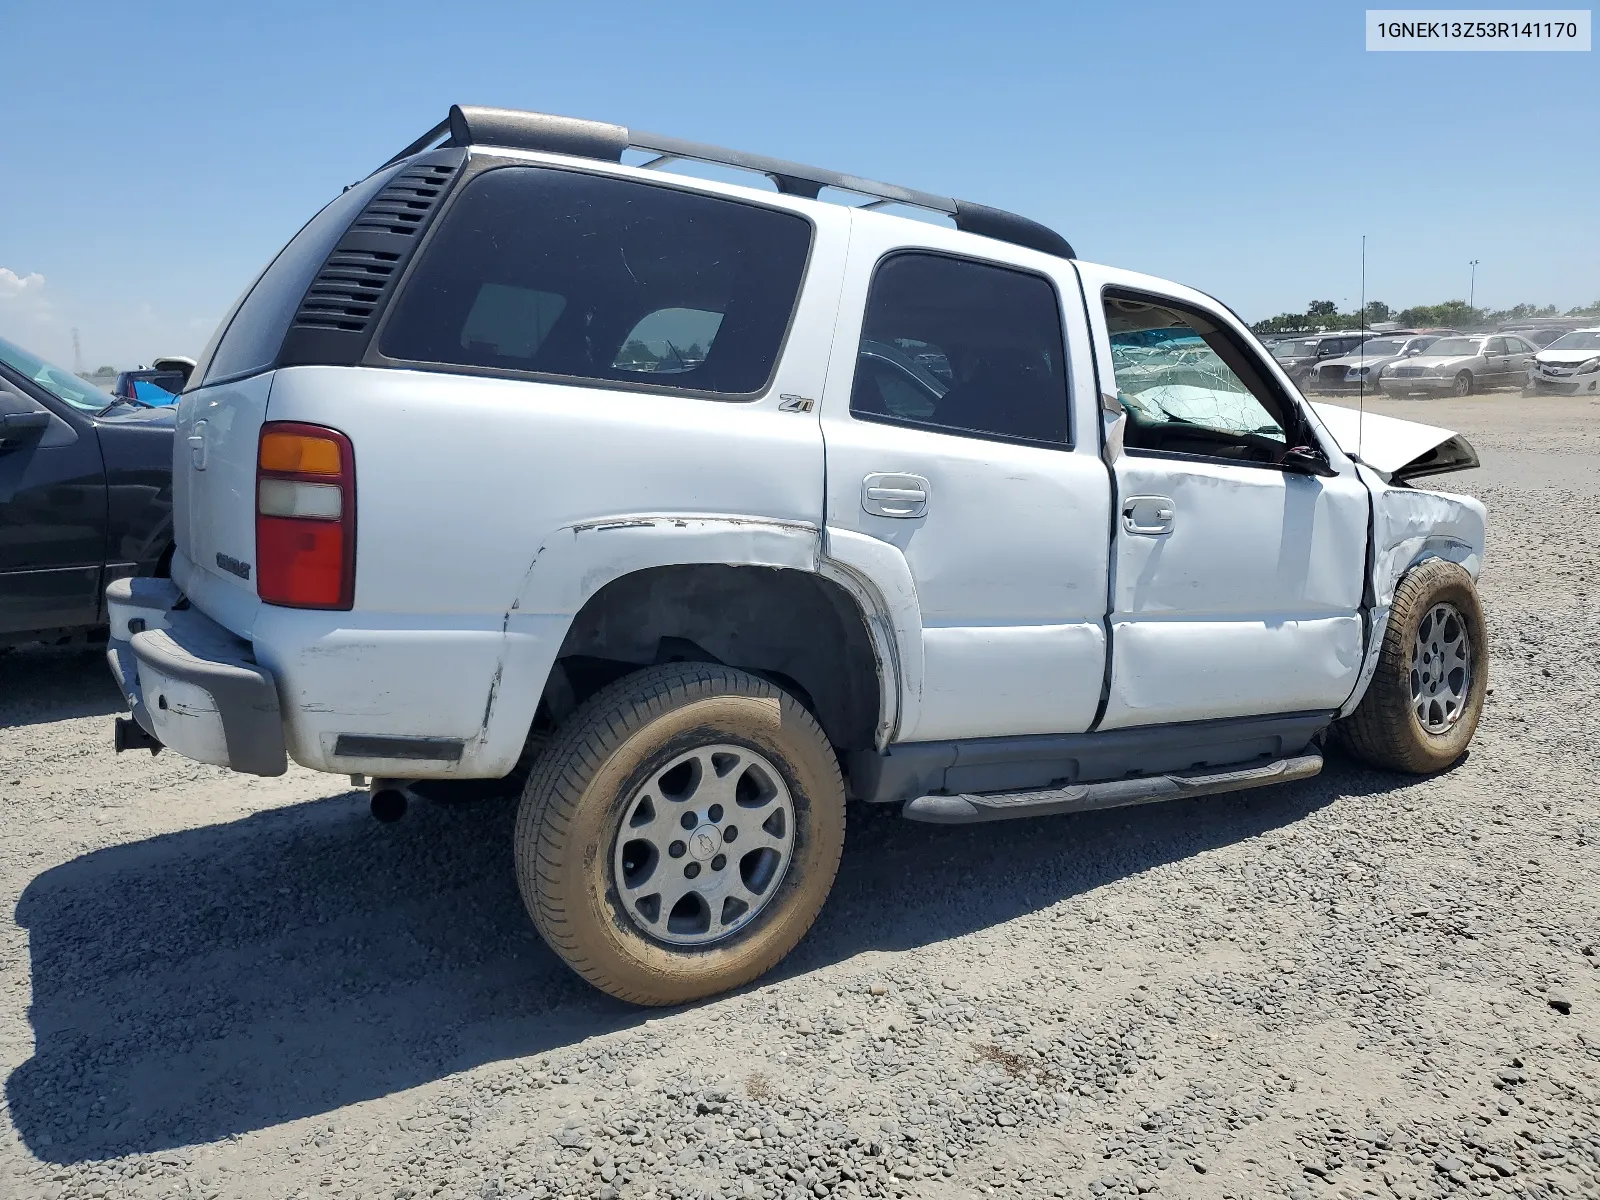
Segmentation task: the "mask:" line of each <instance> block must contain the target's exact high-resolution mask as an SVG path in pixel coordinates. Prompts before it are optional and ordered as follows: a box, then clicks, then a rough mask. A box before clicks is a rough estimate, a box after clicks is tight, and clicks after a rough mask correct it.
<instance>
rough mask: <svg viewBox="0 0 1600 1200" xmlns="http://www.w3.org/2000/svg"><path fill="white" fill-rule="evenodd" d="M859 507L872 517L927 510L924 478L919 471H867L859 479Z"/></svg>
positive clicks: (908, 515) (912, 515)
mask: <svg viewBox="0 0 1600 1200" xmlns="http://www.w3.org/2000/svg"><path fill="white" fill-rule="evenodd" d="M861 507H862V508H863V509H864V510H866V511H867V512H869V513H871V514H872V515H873V516H875V517H899V518H902V519H911V518H915V517H920V516H922V515H923V514H924V513H926V512H927V511H928V481H927V480H926V479H924V478H923V477H922V476H921V475H894V474H887V473H880V474H873V475H868V476H867V477H866V478H865V479H863V480H862V481H861Z"/></svg>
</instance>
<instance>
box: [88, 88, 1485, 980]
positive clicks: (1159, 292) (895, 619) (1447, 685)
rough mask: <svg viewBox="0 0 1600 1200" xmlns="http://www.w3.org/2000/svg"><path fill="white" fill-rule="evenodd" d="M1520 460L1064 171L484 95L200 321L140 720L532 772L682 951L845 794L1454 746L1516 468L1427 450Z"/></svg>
mask: <svg viewBox="0 0 1600 1200" xmlns="http://www.w3.org/2000/svg"><path fill="white" fill-rule="evenodd" d="M680 162H701V163H704V162H711V163H716V164H720V165H721V166H722V167H724V168H739V169H742V170H745V171H749V172H754V173H756V178H757V181H758V182H760V183H762V184H763V185H765V186H764V187H763V188H757V187H754V186H738V185H736V184H731V183H721V182H711V181H708V180H705V179H702V178H694V177H689V176H687V175H679V174H675V173H672V170H671V168H672V167H673V165H674V164H677V163H680ZM702 173H703V172H702ZM760 176H765V177H766V178H765V179H760V178H759V177H760ZM772 185H775V190H771V187H772ZM829 191H838V192H841V193H843V194H844V195H845V196H846V198H847V199H848V200H849V201H850V202H851V203H850V204H839V203H828V202H824V199H825V197H824V196H823V195H822V194H823V193H826V192H829ZM896 208H915V209H921V210H924V211H928V210H931V211H932V212H933V213H935V214H939V215H942V216H943V217H944V218H945V219H946V220H947V221H948V223H949V224H953V225H954V228H949V227H947V226H943V225H938V224H933V223H929V222H927V221H923V220H913V219H908V218H907V217H906V216H903V215H896V214H895V212H894V211H892V210H894V209H896ZM885 210H890V211H885ZM1474 465H1476V458H1475V457H1474V455H1473V451H1472V449H1471V447H1470V446H1468V445H1467V444H1466V443H1465V442H1464V441H1463V440H1462V439H1461V438H1459V437H1457V436H1455V435H1453V434H1451V433H1450V432H1449V431H1447V430H1440V429H1432V428H1429V427H1426V426H1420V425H1415V424H1412V423H1409V422H1403V421H1394V420H1385V419H1382V418H1378V417H1372V416H1368V417H1366V418H1365V419H1364V420H1363V419H1362V418H1361V417H1360V416H1358V414H1357V413H1355V412H1352V411H1349V410H1346V409H1340V408H1326V407H1321V406H1314V405H1308V404H1306V403H1305V402H1304V401H1303V400H1302V398H1301V397H1300V395H1299V394H1298V392H1297V391H1296V390H1295V388H1294V387H1293V385H1292V384H1291V383H1290V382H1289V380H1288V379H1287V378H1286V377H1285V376H1284V375H1283V373H1282V372H1281V371H1280V370H1279V369H1278V367H1277V365H1276V364H1275V363H1274V361H1273V359H1272V358H1271V356H1270V355H1268V354H1266V353H1264V352H1263V351H1262V349H1261V348H1260V346H1259V345H1258V344H1257V343H1256V342H1255V340H1254V339H1253V338H1252V337H1251V336H1250V335H1249V333H1248V331H1247V330H1246V329H1245V327H1244V326H1243V325H1242V324H1241V323H1240V322H1239V321H1238V319H1237V318H1235V317H1234V315H1233V314H1232V313H1231V312H1230V311H1229V310H1228V309H1226V308H1225V307H1223V306H1222V305H1220V304H1218V303H1217V302H1216V301H1215V300H1212V299H1211V298H1210V297H1208V296H1206V295H1204V294H1202V293H1200V292H1197V291H1193V290H1191V289H1189V288H1186V287H1181V286H1178V285H1176V284H1172V283H1167V282H1165V281H1163V280H1160V279H1154V278H1151V277H1148V276H1144V275H1137V274H1133V273H1131V272H1128V271H1121V270H1116V269H1114V268H1110V267H1102V266H1095V265H1093V264H1090V263H1087V262H1081V261H1079V260H1078V259H1077V257H1076V255H1075V254H1074V252H1073V250H1072V248H1071V247H1070V246H1069V245H1068V244H1067V243H1066V242H1065V241H1064V240H1063V239H1062V238H1061V237H1060V236H1059V235H1057V234H1055V233H1054V232H1052V231H1050V230H1049V229H1046V228H1044V227H1043V226H1041V225H1038V224H1036V223H1034V222H1032V221H1028V220H1026V219H1023V218H1021V217H1017V216H1014V215H1011V214H1009V213H1004V212H1001V211H998V210H995V209H991V208H986V207H983V206H980V205H973V204H968V203H966V202H962V201H953V200H949V199H947V198H944V197H940V196H933V195H929V194H926V193H922V192H915V191H911V190H908V189H905V188H900V187H893V186H890V185H886V184H879V183H874V182H871V181H868V180H863V179H857V178H853V177H847V176H842V175H839V174H836V173H832V172H826V171H819V170H815V169H812V168H808V167H803V166H799V165H797V164H794V163H788V162H781V161H777V160H773V159H768V158H762V157H759V156H754V155H747V154H740V153H736V152H733V151H726V150H721V149H718V148H715V147H710V146H703V145H698V144H694V143H688V142H682V141H678V140H676V139H672V138H665V137H659V136H656V135H651V134H642V133H639V132H637V131H630V130H628V129H624V128H621V127H618V126H612V125H604V124H599V123H594V122H588V121H577V120H571V119H566V118H558V117H550V116H546V115H541V114H534V113H521V112H509V111H504V110H496V109H474V108H466V109H463V108H455V109H452V110H451V113H450V116H449V119H448V120H447V121H446V122H444V123H443V124H441V125H440V126H439V127H437V128H436V129H434V130H431V131H430V132H429V133H428V134H427V135H425V136H424V137H423V138H421V139H419V140H418V142H416V143H415V144H414V145H412V146H410V147H408V148H407V149H406V150H405V151H403V152H402V153H401V154H400V155H398V156H396V158H395V159H394V160H392V161H391V162H390V163H389V164H387V165H385V166H384V167H383V168H381V169H380V170H378V171H377V172H375V173H374V174H373V175H371V176H369V177H368V178H367V179H366V180H364V181H363V182H361V183H358V184H356V185H355V186H353V187H351V188H350V189H348V190H347V191H346V192H345V193H344V194H343V195H342V196H340V197H339V198H338V199H336V200H335V201H333V203H331V204H330V205H329V206H328V207H327V208H325V209H323V210H322V212H321V213H319V214H318V215H317V216H316V217H314V218H313V219H312V220H311V222H310V223H309V224H307V225H306V226H305V228H304V229H302V230H301V231H300V233H299V234H297V235H296V236H295V237H294V239H293V240H292V241H291V242H290V243H289V244H288V246H286V247H285V248H284V250H283V251H282V252H281V253H280V254H279V255H278V256H277V258H276V259H274V260H273V262H272V263H271V265H269V266H268V267H267V269H266V270H265V271H264V272H263V273H262V274H261V276H260V277H259V278H258V279H257V280H256V281H255V283H254V284H253V285H252V286H251V287H250V288H249V289H248V290H247V292H246V293H245V295H244V297H243V298H242V299H241V301H240V302H239V303H238V305H237V306H236V307H235V309H234V311H233V312H232V313H230V314H229V316H228V317H227V318H226V319H225V320H224V321H223V322H222V324H221V326H220V328H219V331H218V335H217V337H216V338H215V339H214V341H213V343H212V345H211V346H210V347H209V348H208V349H207V351H206V352H205V355H204V357H203V359H202V361H201V362H200V364H199V365H198V367H197V368H196V370H195V372H194V375H193V381H192V383H191V384H190V387H189V390H188V391H187V392H186V393H185V394H184V395H183V397H182V402H181V404H180V406H179V429H178V437H177V458H176V472H177V473H176V488H175V505H176V509H177V511H176V526H177V553H176V555H175V556H174V559H173V566H172V579H171V581H166V580H156V579H127V580H121V581H119V582H117V583H115V584H113V585H112V586H111V588H110V589H109V606H110V612H111V614H112V636H113V640H112V644H111V651H110V658H111V663H112V668H113V670H114V672H115V674H116V677H117V679H118V682H119V683H120V685H121V688H122V691H123V693H124V695H125V697H126V699H127V701H128V704H129V706H130V707H131V709H132V720H127V719H123V720H120V721H119V723H118V745H119V748H126V747H128V746H147V747H149V748H151V749H152V750H154V749H158V748H159V747H160V746H162V745H165V746H168V747H171V748H172V749H173V750H175V751H177V752H178V753H180V754H184V755H187V756H189V757H190V758H194V759H198V760H200V761H202V762H208V763H216V764H219V765H222V766H227V767H231V768H233V769H234V770H237V771H244V772H252V773H255V774H258V775H277V774H280V773H282V772H283V771H284V770H285V769H286V767H287V761H288V759H290V758H292V759H294V760H295V761H296V762H298V763H300V764H302V765H304V766H306V767H310V768H312V769H314V770H318V771H327V772H338V773H341V774H352V775H362V776H370V777H372V781H373V782H372V786H373V788H374V789H375V806H376V804H377V802H378V801H379V800H380V799H385V798H387V800H392V799H393V798H394V796H395V794H396V792H397V790H399V789H404V788H408V787H424V786H426V784H425V783H424V782H422V781H434V780H446V779H458V780H471V779H510V780H513V781H520V782H521V784H522V787H521V791H522V798H521V810H520V816H519V819H518V821H517V825H516V834H515V846H514V854H515V864H516V874H517V880H518V883H519V885H520V887H521V891H522V896H523V899H524V900H525V902H526V905H527V908H528V911H529V913H530V914H531V916H532V919H533V921H534V923H535V925H536V926H537V927H538V929H539V931H540V932H541V933H542V934H543V935H544V937H545V938H546V940H547V941H548V942H549V944H550V945H551V946H552V947H553V948H554V949H555V951H556V952H557V953H558V954H559V955H561V957H562V958H564V959H565V960H566V961H567V962H568V963H569V964H571V966H572V967H573V968H575V969H576V970H577V971H578V972H580V973H581V974H582V975H583V976H584V977H585V978H587V979H588V980H590V981H591V982H592V983H594V984H595V985H596V986H598V987H600V988H603V989H605V990H606V991H608V992H611V993H613V994H615V995H617V996H620V997H624V998H626V999H628V1000H632V1001H636V1002H639V1003H644V1004H667V1003H674V1002H679V1001H684V1000H688V999H692V998H695V997H699V996H705V995H709V994H712V993H715V992H719V991H722V990H724V989H727V988H731V987H735V986H737V985H740V984H742V983H745V982H746V981H748V980H751V979H753V978H755V977H756V976H758V975H760V974H761V973H762V972H764V971H766V970H767V969H768V968H770V967H771V966H772V965H773V964H774V963H776V962H778V961H779V960H780V959H781V958H782V957H783V956H784V955H785V954H786V953H787V952H788V951H789V950H790V949H791V948H792V947H793V946H794V945H795V943H796V942H797V941H798V940H799V939H800V937H801V936H802V935H803V934H804V933H805V931H806V929H807V928H808V927H809V926H810V925H811V923H812V921H813V919H814V918H815V917H816V915H817V912H818V910H819V909H820V908H821V906H822V904H823V901H824V899H825V897H826V896H827V894H828V890H829V888H830V886H831V884H832V882H833V877H834V873H835V870H836V868H837V865H838V862H839V856H840V850H841V847H842V844H843V840H844V829H845V819H844V813H845V800H846V797H847V796H848V797H851V798H854V799H857V800H861V801H866V802H872V803H879V804H894V805H898V806H900V809H901V811H902V812H903V813H904V815H905V816H907V817H909V818H913V819H916V820H923V821H935V822H970V821H985V820H993V819H997V818H1006V817H1021V816H1027V815H1033V814H1042V813H1061V812H1073V811H1079V810H1084V809H1091V808H1100V807H1108V806H1115V805H1128V804H1139V803H1144V802H1147V801H1153V800H1162V799H1167V798H1171V797H1183V796H1195V795H1201V794H1204V793H1208V792H1225V791H1234V790H1237V789H1241V788H1247V787H1255V786H1258V785H1262V784H1268V783H1275V782H1280V781H1284V780H1292V779H1298V778H1302V777H1304V776H1308V775H1311V774H1314V773H1315V772H1316V771H1317V770H1318V769H1319V768H1320V767H1321V764H1322V758H1321V755H1320V749H1321V747H1322V746H1323V744H1324V738H1325V737H1326V736H1328V735H1330V734H1331V735H1332V736H1336V737H1339V738H1341V739H1342V740H1343V742H1344V743H1345V744H1346V745H1347V746H1348V747H1349V748H1350V749H1351V750H1352V751H1353V752H1354V753H1355V754H1356V755H1358V756H1359V757H1361V758H1362V759H1364V760H1366V761H1368V762H1370V763H1373V764H1375V765H1378V766H1382V767H1387V768H1392V769H1396V770H1400V771H1410V772H1427V771H1432V770H1436V769H1439V768H1442V767H1445V766H1447V765H1449V764H1450V763H1452V762H1453V761H1454V760H1455V759H1457V758H1458V757H1459V756H1460V755H1461V754H1462V753H1463V752H1464V750H1465V749H1466V746H1467V743H1468V741H1469V740H1470V739H1471V737H1472V735H1473V732H1474V730H1475V728H1476V726H1477V722H1478V717H1479V713H1480V710H1481V707H1482V704H1483V697H1484V691H1485V686H1486V682H1487V655H1488V644H1487V640H1486V637H1485V629H1484V619H1483V614H1482V610H1481V608H1480V605H1479V601H1478V597H1477V594H1476V590H1475V587H1474V582H1473V581H1474V578H1475V576H1476V574H1477V571H1478V566H1479V560H1480V556H1481V554H1482V550H1483V537H1484V509H1483V506H1482V505H1481V504H1479V503H1478V502H1477V501H1475V500H1472V499H1468V498H1464V497H1460V496H1450V495H1444V494H1441V493H1437V492H1428V491H1422V490H1418V489H1416V488H1413V487H1411V486H1410V485H1409V481H1410V480H1411V479H1413V478H1415V477H1417V476H1421V475H1426V474H1436V473H1439V472H1444V471H1450V470H1458V469H1462V468H1465V467H1471V466H1474Z"/></svg>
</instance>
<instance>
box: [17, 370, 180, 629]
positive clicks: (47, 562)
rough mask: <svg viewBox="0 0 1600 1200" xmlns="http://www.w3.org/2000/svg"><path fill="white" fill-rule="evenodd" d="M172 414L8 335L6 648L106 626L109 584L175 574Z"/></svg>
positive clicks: (172, 412) (167, 409) (168, 409)
mask: <svg viewBox="0 0 1600 1200" xmlns="http://www.w3.org/2000/svg"><path fill="white" fill-rule="evenodd" d="M174 411H175V410H174V409H172V408H171V407H170V406H169V407H152V406H150V405H148V404H146V403H144V402H142V401H139V400H136V399H132V398H129V397H118V396H112V395H109V394H108V393H106V392H103V391H101V390H100V389H99V388H97V387H95V386H94V385H93V384H91V383H89V382H87V381H86V380H83V379H80V378H78V377H77V376H76V375H74V374H73V373H72V372H71V371H68V370H67V369H66V368H65V367H57V366H54V365H52V364H50V363H47V362H45V361H44V360H43V359H41V358H39V357H38V356H37V355H34V354H30V353H29V352H28V351H26V350H24V349H22V347H20V346H16V345H13V344H12V343H10V342H8V341H5V340H4V339H0V647H5V646H11V645H16V644H17V643H20V642H31V641H39V640H52V641H54V640H60V639H63V638H67V637H71V636H74V635H81V634H83V633H86V632H88V631H90V630H94V629H97V628H100V627H103V626H104V625H105V623H106V613H105V607H104V598H105V588H106V585H107V584H108V583H110V582H111V581H113V580H116V579H121V578H124V577H126V576H129V575H154V574H157V573H158V572H159V573H164V572H165V570H166V568H167V563H168V562H169V561H170V558H171V551H172V437H173V417H174Z"/></svg>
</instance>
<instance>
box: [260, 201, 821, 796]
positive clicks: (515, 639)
mask: <svg viewBox="0 0 1600 1200" xmlns="http://www.w3.org/2000/svg"><path fill="white" fill-rule="evenodd" d="M827 224H828V223H827V221H826V220H825V219H824V220H821V221H819V230H818V235H817V239H816V243H815V245H814V248H813V252H812V257H811V262H810V264H809V266H808V269H807V277H806V284H805V288H804V291H803V293H802V297H801V301H800V308H799V311H798V312H797V314H796V317H795V322H794V325H793V327H792V328H791V330H790V334H789V338H788V341H787V344H786V346H785V349H784V353H783V356H782V360H781V361H780V363H779V366H778V369H777V372H776V375H775V378H774V380H773V382H772V384H771V386H770V387H769V388H768V389H767V391H766V392H765V393H763V395H762V396H761V397H759V398H758V399H755V400H751V401H737V402H734V401H717V400H707V399H701V398H696V397H693V396H688V395H679V394H670V393H646V392H638V391H620V390H615V389H608V388H604V387H591V386H579V385H575V384H561V383H549V382H532V381H527V380H517V379H502V378H487V377H482V376H470V375H453V374H449V373H445V372H433V371H420V370H397V369H391V368H379V367H309V366H308V367H289V368H284V369H281V370H279V371H278V372H277V373H276V376H275V379H274V382H273V385H272V392H271V405H270V411H269V413H268V419H270V420H274V421H305V422H310V423H313V424H321V425H328V426H332V427H334V428H336V429H339V430H341V431H342V432H343V433H345V434H346V435H347V436H348V437H349V438H350V441H351V443H352V445H353V447H354V451H355V459H356V471H355V474H356V512H357V518H356V589H355V605H354V608H353V610H352V611H351V612H348V613H329V612H309V611H297V610H292V609H284V608H278V607H275V606H271V605H260V606H258V611H257V612H256V613H255V614H254V616H253V618H252V629H251V630H250V636H251V637H252V639H253V640H254V642H255V646H256V653H257V656H258V658H259V659H260V660H261V661H262V663H263V665H266V666H268V667H270V668H271V669H272V670H273V671H274V673H275V674H276V675H277V677H278V679H279V687H280V694H281V700H282V702H283V708H284V711H285V714H286V720H287V722H288V726H289V729H288V742H289V749H290V753H291V755H292V756H293V757H294V758H295V759H296V760H297V761H299V762H301V763H303V764H305V765H307V766H313V767H319V768H321V769H324V770H334V771H368V772H372V773H397V774H398V773H403V774H406V775H410V776H417V775H423V774H448V773H455V774H460V775H464V776H465V775H472V776H477V775H499V774H503V773H504V772H505V771H507V770H509V769H510V768H511V766H512V765H513V764H514V763H515V761H516V758H517V755H518V753H519V752H520V750H521V748H522V741H523V736H524V734H525V733H526V731H527V728H528V725H529V723H530V722H531V720H532V718H533V714H534V710H535V708H536V706H537V703H538V699H539V696H540V695H541V693H542V691H543V688H544V682H545V678H546V676H547V675H548V673H549V668H550V664H551V663H552V662H553V661H554V659H555V655H556V653H557V651H558V649H559V648H560V645H561V640H562V638H563V637H564V636H565V634H566V630H567V627H568V626H569V625H570V623H571V620H572V617H573V615H574V614H575V613H576V612H577V611H578V609H579V608H581V606H582V604H583V603H584V601H585V600H587V599H588V597H590V596H592V595H593V594H594V593H595V592H596V591H598V590H599V589H600V588H601V587H603V586H605V584H606V583H608V582H610V581H611V580H613V579H615V578H618V577H619V576H621V575H623V574H626V573H628V572H630V571H633V570H638V569H641V568H643V567H648V566H659V565H669V564H676V563H694V562H729V563H744V564H754V565H766V566H790V567H800V568H802V569H811V570H815V569H816V552H817V544H818V541H819V538H820V533H819V530H820V525H821V519H822V505H823V460H822V438H821V431H820V427H819V425H818V418H817V414H816V413H815V411H810V412H807V411H784V410H782V409H780V408H779V403H780V397H781V396H782V395H785V394H798V395H802V396H807V397H816V396H818V395H820V394H821V387H822V383H823V378H824V374H825V372H826V368H827V358H828V351H829V347H830V345H831V341H832V327H833V318H834V312H835V308H836V306H837V297H838V277H839V273H840V271H841V270H842V263H843V253H844V245H843V243H844V229H845V226H844V224H843V217H842V216H841V217H840V218H839V224H837V225H835V226H833V227H832V229H831V230H830V229H829V228H828V227H827ZM830 233H831V234H832V235H833V236H829V234H830ZM339 733H362V734H374V735H392V736H429V737H455V738H462V739H464V740H465V741H466V742H467V747H466V751H465V753H464V755H463V758H462V761H461V762H460V763H459V764H451V765H445V764H437V765H428V766H424V765H422V764H417V763H409V764H399V765H398V766H399V767H403V768H404V769H403V770H400V769H398V768H397V764H388V763H383V762H371V761H367V760H354V759H347V758H343V757H336V756H334V755H333V754H332V747H333V743H334V741H335V739H336V738H337V735H338V734H339Z"/></svg>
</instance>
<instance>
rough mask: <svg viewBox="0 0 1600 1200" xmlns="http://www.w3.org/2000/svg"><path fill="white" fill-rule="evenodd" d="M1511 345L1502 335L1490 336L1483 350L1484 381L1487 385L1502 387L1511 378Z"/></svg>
mask: <svg viewBox="0 0 1600 1200" xmlns="http://www.w3.org/2000/svg"><path fill="white" fill-rule="evenodd" d="M1511 371H1512V358H1511V347H1510V346H1509V345H1508V344H1507V343H1506V339H1505V338H1503V337H1492V338H1490V339H1489V341H1488V344H1487V345H1485V346H1484V350H1483V374H1484V383H1485V384H1486V385H1487V386H1489V387H1504V386H1505V385H1506V382H1507V381H1508V380H1509V379H1510V378H1511Z"/></svg>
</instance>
